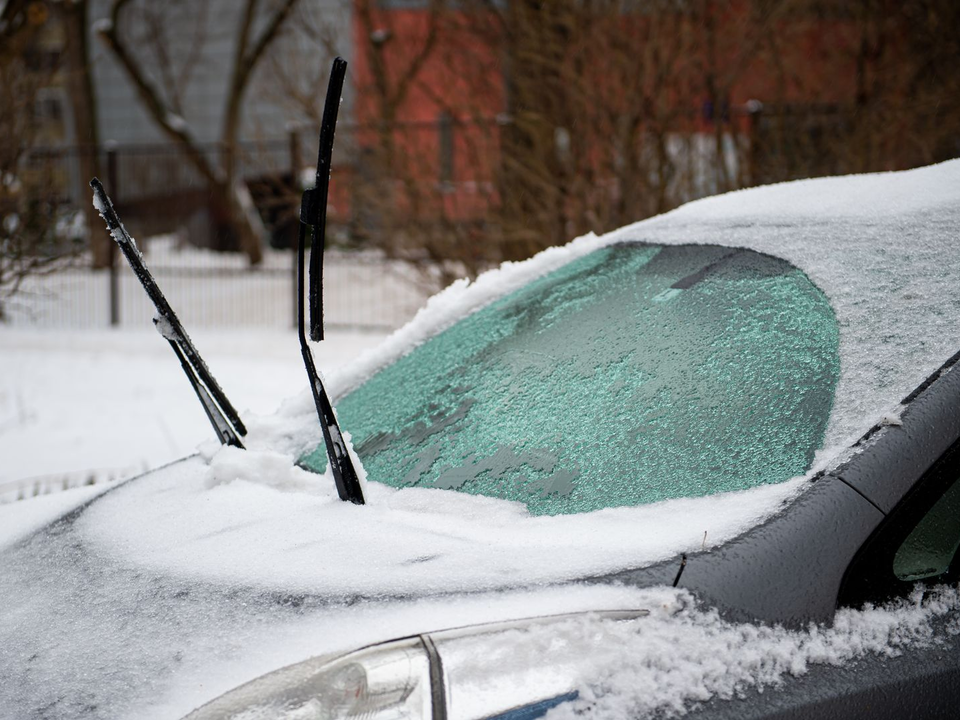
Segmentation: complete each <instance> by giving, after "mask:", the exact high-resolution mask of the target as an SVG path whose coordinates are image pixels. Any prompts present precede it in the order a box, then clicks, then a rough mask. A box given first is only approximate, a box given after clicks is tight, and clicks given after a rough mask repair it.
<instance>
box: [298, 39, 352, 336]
mask: <svg viewBox="0 0 960 720" xmlns="http://www.w3.org/2000/svg"><path fill="white" fill-rule="evenodd" d="M346 73H347V61H346V60H344V59H343V58H341V57H338V58H334V61H333V68H332V69H331V70H330V82H329V84H328V85H327V99H326V100H325V101H324V104H323V116H322V117H321V118H320V149H319V150H318V151H317V177H316V183H315V187H314V188H313V190H312V191H310V190H308V191H307V192H306V193H304V195H303V202H302V203H301V205H300V220H301V222H305V223H307V224H308V225H311V226H312V228H313V229H312V234H311V240H310V290H309V297H310V339H311V340H313V341H314V342H319V341H321V340H323V251H324V245H325V243H326V236H327V194H328V191H329V189H330V172H331V164H332V162H333V136H334V133H335V132H336V129H337V114H338V113H339V111H340V97H341V95H342V94H343V79H344V76H345V75H346ZM307 193H310V194H309V195H308V194H307ZM304 215H306V217H304Z"/></svg>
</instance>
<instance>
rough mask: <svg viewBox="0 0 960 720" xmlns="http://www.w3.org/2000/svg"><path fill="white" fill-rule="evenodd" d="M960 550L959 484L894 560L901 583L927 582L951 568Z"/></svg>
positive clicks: (915, 529) (944, 496)
mask: <svg viewBox="0 0 960 720" xmlns="http://www.w3.org/2000/svg"><path fill="white" fill-rule="evenodd" d="M958 547H960V482H955V483H954V484H953V485H952V486H951V487H950V489H949V490H947V492H945V493H944V495H943V497H942V498H940V499H939V500H938V501H937V503H936V505H934V506H933V508H931V509H930V512H928V513H927V514H926V515H924V517H923V519H922V520H921V521H920V522H919V523H918V524H917V526H916V527H915V528H914V529H913V532H911V533H910V535H908V536H907V539H906V540H904V541H903V545H901V546H900V548H899V549H898V550H897V554H896V555H894V557H893V573H894V575H896V576H897V577H898V578H899V579H900V580H908V581H914V580H923V579H926V578H935V577H938V576H940V575H943V574H944V573H946V572H947V571H948V570H949V569H950V563H952V562H953V556H954V555H955V554H956V552H957V548H958Z"/></svg>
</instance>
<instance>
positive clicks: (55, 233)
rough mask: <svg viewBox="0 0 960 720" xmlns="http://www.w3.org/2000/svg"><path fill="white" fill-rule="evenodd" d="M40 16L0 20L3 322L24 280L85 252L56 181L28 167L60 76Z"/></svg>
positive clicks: (7, 15)
mask: <svg viewBox="0 0 960 720" xmlns="http://www.w3.org/2000/svg"><path fill="white" fill-rule="evenodd" d="M41 10H42V11H44V12H45V8H42V9H41ZM41 10H38V9H37V7H36V6H34V7H32V8H31V7H30V5H29V4H28V3H25V2H22V3H17V2H13V3H10V4H8V5H7V6H6V7H5V8H3V11H2V14H0V321H3V320H4V319H6V316H7V314H8V312H7V308H8V306H9V304H10V302H11V300H12V299H13V298H14V296H15V295H16V294H17V293H18V292H20V291H21V290H22V288H23V284H24V282H25V281H27V280H28V279H30V278H32V277H35V276H39V275H44V274H48V273H51V272H54V271H56V270H59V269H61V268H62V267H64V266H65V265H66V264H68V263H70V262H71V261H72V260H73V259H74V258H76V256H77V255H78V254H79V252H80V251H81V250H82V249H83V246H82V235H83V232H82V230H81V231H77V232H74V233H73V237H74V239H75V240H76V242H71V238H70V237H69V236H70V234H71V233H70V232H68V227H67V225H68V223H67V222H66V221H67V215H66V214H65V213H64V212H63V210H62V208H60V207H59V205H58V204H57V203H56V202H55V200H54V199H53V198H52V195H53V193H51V188H55V187H56V179H55V178H54V177H52V176H51V173H50V172H47V171H46V169H45V168H44V166H43V165H41V164H31V163H29V162H28V160H29V155H30V153H31V151H32V149H33V147H34V145H35V143H36V140H37V135H38V132H39V130H40V129H41V128H40V123H39V122H38V119H37V117H36V112H35V110H36V106H37V102H38V100H39V98H40V91H41V90H42V89H43V88H45V87H48V86H50V85H51V84H53V82H54V77H55V76H56V73H57V72H58V70H59V58H58V57H56V56H54V55H50V56H48V58H47V59H46V60H44V59H43V57H42V56H40V55H39V54H38V52H37V47H36V45H35V41H36V40H37V39H38V36H39V35H40V33H41V31H42V26H43V24H44V22H45V20H46V19H47V16H39V15H37V14H36V13H38V12H40V11H41ZM31 12H33V13H34V16H33V17H30V16H29V14H30V13H31ZM70 229H73V228H70Z"/></svg>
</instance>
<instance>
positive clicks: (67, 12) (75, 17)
mask: <svg viewBox="0 0 960 720" xmlns="http://www.w3.org/2000/svg"><path fill="white" fill-rule="evenodd" d="M61 8H62V10H61V12H62V17H63V28H64V33H65V35H66V47H65V55H66V71H67V72H66V87H67V93H68V94H69V96H70V105H71V107H72V108H73V134H74V141H75V144H76V145H77V152H78V153H79V155H78V157H77V161H78V167H79V170H80V178H81V180H82V184H81V190H82V191H86V190H87V186H86V183H87V181H89V180H90V178H93V177H96V176H98V175H100V158H99V155H98V153H99V148H100V142H99V137H98V132H97V105H96V97H95V96H94V92H93V72H92V66H91V63H90V47H89V42H88V41H87V0H71V1H69V2H65V3H64V4H63V5H62V6H61ZM80 206H81V207H82V208H83V211H84V214H85V218H86V225H87V237H88V238H89V242H90V250H91V253H92V263H93V267H95V268H104V267H107V266H108V265H109V264H110V243H111V240H110V236H109V235H108V234H107V233H105V232H104V231H103V224H102V223H101V222H100V219H99V218H98V217H97V211H96V209H95V208H94V207H93V204H92V203H89V202H83V203H80Z"/></svg>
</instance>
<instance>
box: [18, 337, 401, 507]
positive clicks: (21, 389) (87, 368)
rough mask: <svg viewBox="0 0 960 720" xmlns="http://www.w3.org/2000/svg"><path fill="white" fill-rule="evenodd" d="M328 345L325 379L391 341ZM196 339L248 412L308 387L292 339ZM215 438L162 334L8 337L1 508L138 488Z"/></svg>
mask: <svg viewBox="0 0 960 720" xmlns="http://www.w3.org/2000/svg"><path fill="white" fill-rule="evenodd" d="M327 335H328V337H327V340H326V341H324V342H323V343H320V344H318V345H316V344H315V345H314V346H313V347H314V353H315V357H316V359H317V364H318V365H319V367H320V369H321V371H322V372H325V373H329V372H331V371H332V370H333V369H335V368H338V367H340V366H342V365H343V364H344V363H347V362H349V361H350V360H351V359H352V358H354V357H355V356H356V355H357V354H359V353H360V352H362V351H363V350H365V349H366V348H369V347H372V346H373V345H376V344H377V343H378V342H379V341H380V339H381V338H382V337H383V336H382V335H381V334H378V333H364V332H349V331H331V332H328V333H327ZM192 336H193V339H194V342H195V344H196V345H197V348H198V349H199V350H200V352H201V353H202V354H203V356H204V358H205V359H206V361H207V363H208V365H209V366H210V369H211V371H212V372H213V374H214V376H215V377H216V378H217V379H218V381H219V382H220V384H221V385H222V386H223V388H224V390H225V391H226V392H227V394H228V396H229V397H230V398H231V401H232V402H233V403H234V404H235V405H236V406H237V408H238V409H239V410H240V411H241V413H242V412H244V411H245V410H249V411H252V412H254V413H270V412H273V411H274V410H276V408H277V407H278V406H279V404H280V403H281V401H282V400H284V399H285V398H287V397H289V396H291V395H294V394H296V393H298V392H299V391H301V390H302V389H303V388H304V387H305V386H306V375H305V372H304V369H303V365H302V363H301V360H300V352H299V346H298V344H297V338H296V334H295V333H294V332H293V331H292V330H289V331H283V330H270V329H263V328H257V329H245V330H229V331H226V330H202V331H195V332H193V333H192ZM213 438H214V436H213V433H212V431H211V429H210V425H209V423H208V422H207V419H206V417H205V416H204V414H203V411H202V409H201V407H200V404H199V403H198V402H197V399H196V396H195V395H194V394H193V391H192V390H191V389H190V386H189V384H188V383H187V380H186V378H185V377H184V375H183V371H182V370H181V369H180V365H179V363H178V362H177V360H176V358H175V357H174V355H173V353H172V352H171V350H170V348H169V346H168V345H167V344H166V343H165V342H164V341H163V340H162V338H161V337H160V336H159V335H158V334H157V333H156V332H154V331H153V330H152V329H143V330H130V329H123V330H116V331H111V330H102V329H91V330H85V331H76V330H70V331H67V330H50V329H47V330H26V329H11V328H0V502H5V501H10V500H15V499H16V498H17V497H18V496H20V495H33V494H34V493H36V492H40V493H46V492H53V491H56V490H59V489H62V488H64V487H73V486H76V485H82V484H86V483H87V482H89V481H90V480H91V479H93V480H94V481H96V482H101V481H109V480H116V479H119V478H122V477H128V476H130V475H131V474H134V473H138V472H141V471H143V470H145V469H147V468H152V467H156V466H158V465H161V464H163V463H166V462H169V461H171V460H174V459H176V458H179V457H183V456H184V455H187V454H189V453H191V452H193V451H194V450H195V448H196V446H197V445H198V444H199V443H202V442H204V441H206V440H212V439H213Z"/></svg>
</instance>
